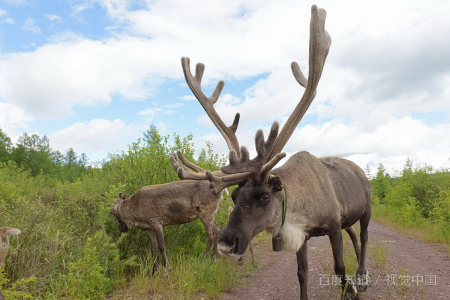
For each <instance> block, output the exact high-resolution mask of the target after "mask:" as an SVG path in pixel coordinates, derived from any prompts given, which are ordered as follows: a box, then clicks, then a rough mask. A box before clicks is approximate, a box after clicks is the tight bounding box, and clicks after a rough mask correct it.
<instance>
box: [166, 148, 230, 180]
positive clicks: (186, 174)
mask: <svg viewBox="0 0 450 300" xmlns="http://www.w3.org/2000/svg"><path fill="white" fill-rule="evenodd" d="M169 159H170V163H171V164H172V167H173V169H174V170H175V172H176V173H177V175H178V177H179V178H180V179H181V180H185V179H192V180H206V179H208V177H207V176H206V172H209V171H206V170H204V169H202V168H200V167H199V166H197V165H195V164H193V163H191V162H190V161H189V160H187V159H186V157H184V155H183V153H182V152H181V151H177V153H173V154H171V155H170V156H169ZM178 159H180V160H181V161H182V162H183V163H184V164H185V165H186V166H187V167H189V168H191V169H192V170H194V171H195V172H193V171H192V170H190V169H188V168H186V166H184V165H183V164H181V163H180V161H179V160H178ZM210 173H212V174H214V176H218V177H222V176H224V175H225V174H223V173H222V172H221V171H214V172H210Z"/></svg>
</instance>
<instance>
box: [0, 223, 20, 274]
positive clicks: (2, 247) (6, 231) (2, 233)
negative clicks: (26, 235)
mask: <svg viewBox="0 0 450 300" xmlns="http://www.w3.org/2000/svg"><path fill="white" fill-rule="evenodd" d="M20 233H21V231H20V230H19V229H17V228H11V227H0V239H1V244H0V266H2V264H3V262H4V261H5V259H6V255H7V254H8V249H9V238H8V236H10V235H19V234H20Z"/></svg>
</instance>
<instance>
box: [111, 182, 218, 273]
mask: <svg viewBox="0 0 450 300" xmlns="http://www.w3.org/2000/svg"><path fill="white" fill-rule="evenodd" d="M221 199H222V194H221V193H219V194H218V195H212V194H211V191H210V188H209V182H208V181H207V180H183V181H177V182H170V183H166V184H160V185H149V186H145V187H142V188H140V189H139V190H138V191H137V192H136V193H134V194H133V195H132V196H131V197H130V198H129V199H126V200H124V199H118V200H117V201H116V203H115V205H114V208H113V209H112V210H111V214H112V215H113V216H115V217H116V218H117V220H119V221H121V222H123V223H125V224H126V225H127V226H128V227H131V226H132V227H136V228H139V229H142V230H147V231H148V232H149V235H150V239H151V243H152V255H153V263H154V264H153V273H155V272H156V271H157V269H158V263H157V249H159V250H160V252H161V254H162V257H163V261H164V264H165V266H166V267H168V268H170V265H169V261H168V259H167V256H166V252H165V247H164V236H163V227H164V226H169V225H177V224H185V223H189V222H192V221H194V220H196V219H200V221H201V222H202V223H203V225H204V226H205V231H206V234H207V235H208V244H207V247H206V251H205V256H206V255H208V254H209V252H210V250H211V247H213V250H215V249H216V245H217V237H218V234H219V230H220V229H219V226H218V225H217V223H216V221H215V220H214V214H215V213H216V211H217V209H218V206H219V203H220V200H221Z"/></svg>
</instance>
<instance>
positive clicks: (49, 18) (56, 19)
mask: <svg viewBox="0 0 450 300" xmlns="http://www.w3.org/2000/svg"><path fill="white" fill-rule="evenodd" d="M45 16H46V17H47V19H48V20H49V21H57V22H61V21H62V18H61V17H60V16H58V15H53V14H47V15H45Z"/></svg>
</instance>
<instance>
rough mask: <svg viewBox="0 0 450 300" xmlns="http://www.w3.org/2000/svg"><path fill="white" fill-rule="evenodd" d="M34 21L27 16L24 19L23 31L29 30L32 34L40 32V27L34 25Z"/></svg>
mask: <svg viewBox="0 0 450 300" xmlns="http://www.w3.org/2000/svg"><path fill="white" fill-rule="evenodd" d="M34 23H35V21H34V20H33V19H31V18H28V19H26V20H25V23H24V24H23V26H22V28H23V30H25V31H31V32H32V33H34V34H40V33H41V29H40V28H39V27H38V26H36V25H35V24H34Z"/></svg>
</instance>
